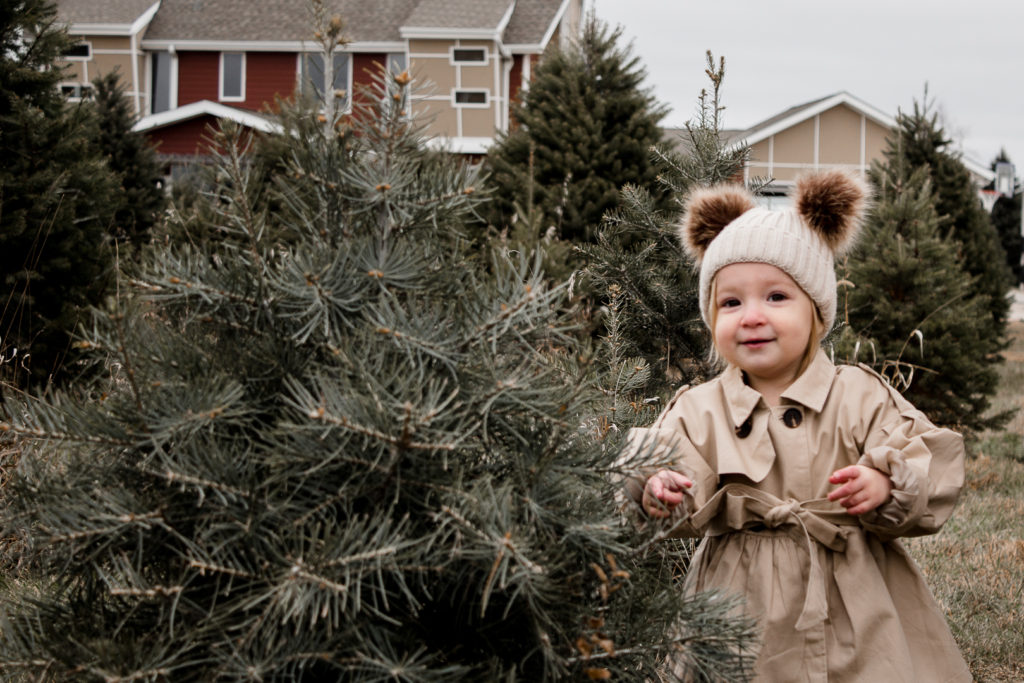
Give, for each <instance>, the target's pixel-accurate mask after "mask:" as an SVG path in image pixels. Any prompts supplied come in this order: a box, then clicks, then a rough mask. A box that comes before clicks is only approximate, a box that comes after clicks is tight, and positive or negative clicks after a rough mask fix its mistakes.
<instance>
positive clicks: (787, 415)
mask: <svg viewBox="0 0 1024 683" xmlns="http://www.w3.org/2000/svg"><path fill="white" fill-rule="evenodd" d="M803 421H804V416H803V414H802V413H801V412H800V411H799V410H797V409H796V408H790V409H789V410H787V411H786V412H784V413H783V414H782V422H783V423H784V424H785V425H786V426H787V427H790V428H793V427H799V426H800V423H801V422H803Z"/></svg>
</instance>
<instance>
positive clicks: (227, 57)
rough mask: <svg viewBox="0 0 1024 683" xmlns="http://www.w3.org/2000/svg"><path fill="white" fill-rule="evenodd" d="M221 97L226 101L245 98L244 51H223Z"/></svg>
mask: <svg viewBox="0 0 1024 683" xmlns="http://www.w3.org/2000/svg"><path fill="white" fill-rule="evenodd" d="M220 99H221V100H223V101H226V102H240V101H242V100H244V99H245V53H244V52H222V53H221V55H220Z"/></svg>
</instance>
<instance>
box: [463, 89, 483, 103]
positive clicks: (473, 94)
mask: <svg viewBox="0 0 1024 683" xmlns="http://www.w3.org/2000/svg"><path fill="white" fill-rule="evenodd" d="M455 103H456V104H487V93H486V92H484V91H482V90H474V91H467V90H457V91H455Z"/></svg>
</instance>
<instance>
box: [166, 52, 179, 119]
mask: <svg viewBox="0 0 1024 683" xmlns="http://www.w3.org/2000/svg"><path fill="white" fill-rule="evenodd" d="M167 52H169V53H170V54H171V79H170V80H171V96H170V97H169V98H168V101H167V104H168V105H169V106H170V108H171V109H170V111H174V110H175V109H177V108H178V50H177V48H175V47H174V45H170V46H168V49H167Z"/></svg>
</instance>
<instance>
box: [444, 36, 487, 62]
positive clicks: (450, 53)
mask: <svg viewBox="0 0 1024 683" xmlns="http://www.w3.org/2000/svg"><path fill="white" fill-rule="evenodd" d="M456 50H466V51H477V50H479V51H480V52H483V53H484V58H483V59H473V60H469V59H455V51H456ZM490 63H491V51H490V50H489V49H487V46H486V45H484V46H479V45H473V46H472V47H464V46H462V45H459V44H458V42H456V44H455V45H449V46H448V64H449V65H451V66H487V65H488V64H490Z"/></svg>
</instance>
